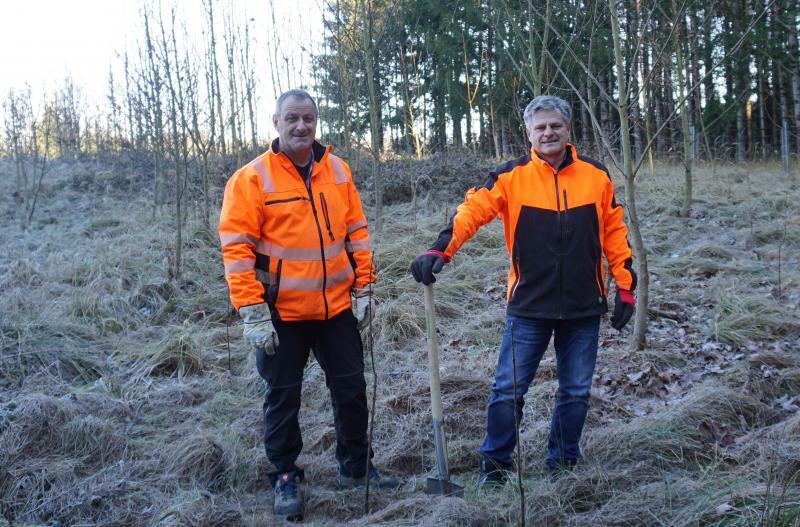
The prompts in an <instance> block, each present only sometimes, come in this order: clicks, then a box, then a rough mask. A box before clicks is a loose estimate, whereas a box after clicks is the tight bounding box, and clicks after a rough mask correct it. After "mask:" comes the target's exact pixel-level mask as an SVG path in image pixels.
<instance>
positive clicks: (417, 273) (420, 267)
mask: <svg viewBox="0 0 800 527" xmlns="http://www.w3.org/2000/svg"><path fill="white" fill-rule="evenodd" d="M444 264H445V260H444V253H443V252H441V251H435V250H433V249H431V250H429V251H425V252H424V253H422V254H420V255H418V256H417V257H416V258H414V261H413V262H411V269H410V271H411V274H412V275H414V280H416V281H417V282H422V283H423V284H424V285H431V284H432V283H434V282H435V281H436V277H435V276H433V273H438V272H439V271H441V270H442V267H444Z"/></svg>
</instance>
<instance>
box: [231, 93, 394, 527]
mask: <svg viewBox="0 0 800 527" xmlns="http://www.w3.org/2000/svg"><path fill="white" fill-rule="evenodd" d="M317 119H318V110H317V106H316V103H315V102H314V100H313V99H312V98H311V96H310V95H309V94H308V93H307V92H305V91H303V90H297V89H295V90H289V91H288V92H286V93H283V94H282V95H281V96H280V97H279V98H278V101H277V105H276V110H275V115H274V116H273V124H274V125H275V128H276V129H277V131H278V139H275V140H274V141H273V142H272V145H271V148H270V149H269V151H267V152H265V153H264V154H262V155H260V156H258V157H257V158H255V159H254V160H253V161H251V162H250V163H248V164H247V165H245V166H244V167H242V168H240V169H239V170H238V171H237V172H236V173H235V174H234V175H233V176H232V177H231V178H230V179H229V180H228V183H227V185H226V186H225V195H224V198H223V204H222V212H221V215H220V221H219V235H220V241H221V243H222V255H223V259H224V262H225V277H226V279H227V281H228V287H229V289H230V298H231V302H232V303H233V306H234V307H235V308H236V309H238V311H239V315H240V316H241V318H242V320H243V322H244V332H243V333H244V339H245V341H246V342H247V343H248V344H249V345H251V346H253V347H254V348H255V350H256V363H257V367H258V371H259V374H260V375H261V376H262V377H263V378H264V380H265V381H266V382H267V389H266V394H265V401H264V446H265V449H266V453H267V457H268V458H269V460H270V461H271V462H272V464H273V465H274V466H275V471H274V472H272V473H270V475H269V476H270V480H271V481H272V482H273V483H274V486H275V501H274V511H275V514H276V515H279V516H286V517H288V518H295V519H297V518H300V517H302V516H303V513H304V507H303V500H302V497H301V494H300V493H299V492H298V485H299V483H300V482H301V481H302V480H303V476H304V473H303V471H302V470H301V469H299V468H298V467H297V466H296V465H295V461H296V460H297V457H298V456H299V454H300V451H301V450H302V447H303V441H302V438H301V435H300V427H299V424H298V412H299V409H300V389H301V384H302V380H303V369H304V366H305V364H306V361H307V359H308V354H309V351H310V350H313V352H314V355H315V357H316V359H317V362H319V364H320V366H321V367H322V369H323V370H324V371H325V376H326V383H327V386H328V388H329V389H330V392H331V401H332V405H333V413H334V420H335V424H336V441H337V444H336V458H337V460H338V462H339V473H340V478H339V480H340V481H339V482H340V486H341V487H345V488H348V487H354V486H358V485H363V484H364V482H365V478H366V477H367V476H368V477H370V481H371V483H372V485H373V486H375V487H392V486H397V484H398V482H397V481H395V480H392V479H391V478H388V477H385V476H382V475H380V474H379V473H378V472H377V471H376V470H375V468H374V467H373V466H372V464H371V463H370V462H369V459H368V458H371V457H372V453H371V452H367V417H368V415H367V400H366V383H365V380H364V359H363V351H362V350H363V348H362V342H361V336H360V334H359V329H361V328H363V327H364V326H365V325H366V324H368V323H369V321H370V320H371V318H372V316H373V304H372V293H373V288H374V284H375V273H374V271H373V269H372V252H371V251H370V243H369V235H368V232H367V221H366V218H365V216H364V211H363V210H362V207H361V200H360V199H359V196H358V192H357V191H356V187H355V185H354V184H353V180H352V177H351V174H350V168H349V167H348V166H347V164H346V163H345V162H344V161H343V160H342V159H340V158H338V157H336V156H334V155H333V154H332V153H331V147H330V146H327V147H325V146H322V145H321V144H320V143H318V142H317V141H316V140H315V134H316V126H317ZM351 294H352V296H353V297H354V299H355V303H354V304H353V307H354V310H355V315H354V313H353V311H351Z"/></svg>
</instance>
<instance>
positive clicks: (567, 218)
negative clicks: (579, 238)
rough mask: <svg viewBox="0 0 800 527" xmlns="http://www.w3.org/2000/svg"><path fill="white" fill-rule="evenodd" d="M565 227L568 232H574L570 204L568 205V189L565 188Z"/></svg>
mask: <svg viewBox="0 0 800 527" xmlns="http://www.w3.org/2000/svg"><path fill="white" fill-rule="evenodd" d="M564 228H565V230H566V233H567V234H569V233H571V232H572V227H570V224H569V205H567V189H564Z"/></svg>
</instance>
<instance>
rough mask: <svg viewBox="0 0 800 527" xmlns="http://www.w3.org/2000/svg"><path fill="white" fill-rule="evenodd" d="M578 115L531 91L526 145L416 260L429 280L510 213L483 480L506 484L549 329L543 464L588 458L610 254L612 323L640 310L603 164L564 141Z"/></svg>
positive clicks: (559, 465)
mask: <svg viewBox="0 0 800 527" xmlns="http://www.w3.org/2000/svg"><path fill="white" fill-rule="evenodd" d="M571 117H572V110H571V108H570V107H569V105H568V104H567V102H566V101H564V100H563V99H560V98H558V97H551V96H540V97H536V98H535V99H533V100H532V101H531V102H530V104H529V105H528V106H527V108H526V109H525V113H524V118H525V126H526V128H527V132H528V137H529V139H530V141H531V145H532V148H531V150H530V153H529V154H528V155H526V156H524V157H522V158H520V159H517V160H515V161H511V162H509V163H506V164H504V165H502V166H500V167H498V168H497V169H496V170H495V171H494V172H492V173H491V174H490V175H489V178H488V180H487V181H486V183H485V184H484V185H483V186H481V187H478V188H473V189H471V190H470V191H469V192H467V195H466V198H465V199H464V202H463V203H462V204H461V205H459V207H458V210H457V212H456V214H455V216H454V217H453V220H452V221H451V223H450V225H448V226H447V228H445V229H444V230H443V231H442V232H441V233H440V234H439V238H438V239H437V240H436V242H435V243H434V244H433V246H432V247H431V249H429V250H428V251H426V252H424V253H422V254H420V255H419V256H417V257H416V258H415V259H414V261H413V262H412V264H411V272H412V274H413V275H414V278H415V279H416V280H417V281H418V282H422V283H423V284H426V285H427V284H430V283H433V282H434V281H436V278H435V277H434V273H438V272H439V271H441V270H442V268H443V266H444V264H445V263H447V262H449V261H450V259H451V258H452V257H453V254H455V252H456V251H457V250H458V249H459V247H461V245H463V244H464V242H466V241H467V240H468V239H469V238H470V237H471V236H472V235H473V234H475V232H476V231H477V230H478V228H480V227H481V226H482V225H484V224H486V223H488V222H490V221H492V220H493V219H494V218H495V217H496V216H500V219H501V220H502V222H503V230H504V233H505V240H506V249H507V250H508V254H509V270H508V289H507V292H506V299H507V302H508V307H507V319H506V327H505V332H504V335H503V342H502V344H501V347H500V355H499V357H498V362H497V370H496V374H495V381H494V384H493V386H492V390H491V394H490V397H489V404H488V410H487V421H486V437H485V438H484V441H483V445H482V446H481V449H480V454H481V463H480V470H481V476H480V480H479V482H480V483H481V484H484V483H486V484H502V483H504V482H505V481H506V479H507V477H508V471H509V470H510V469H511V467H512V457H511V455H512V452H513V450H514V447H515V444H516V433H515V432H516V430H515V423H519V422H520V420H521V418H522V408H523V397H524V395H525V393H526V392H527V391H528V387H529V386H530V383H531V381H532V380H533V377H534V375H535V373H536V369H537V367H538V366H539V361H540V360H541V358H542V355H543V354H544V352H545V350H546V349H547V345H548V343H549V341H550V338H551V337H553V336H554V347H555V351H556V364H557V367H556V369H557V374H556V375H557V378H558V391H557V393H556V404H555V406H554V407H553V413H552V418H551V422H550V433H549V437H548V449H547V458H546V466H547V468H548V469H549V470H551V471H552V472H553V473H556V472H558V471H560V470H563V469H569V468H570V467H572V466H574V465H575V463H576V462H577V461H578V460H579V459H580V458H581V450H580V446H579V442H580V437H581V432H582V430H583V424H584V421H585V419H586V412H587V408H588V400H589V389H590V388H591V385H592V375H593V373H594V367H595V361H596V358H597V340H598V334H599V325H600V316H601V315H602V314H603V313H605V312H606V311H607V310H608V306H607V302H606V294H607V292H606V290H605V281H604V270H603V261H602V258H603V256H605V258H606V261H607V262H608V269H609V271H610V273H611V275H612V277H613V278H614V281H615V282H616V296H615V301H614V315H613V316H612V318H611V325H612V327H614V328H615V329H617V330H621V329H622V327H623V326H624V325H625V324H626V323H627V322H628V321H629V320H630V318H631V315H632V314H633V306H634V301H635V300H634V296H633V290H634V289H635V287H636V275H635V274H634V272H633V269H632V259H631V249H630V247H629V245H628V242H627V239H626V235H627V227H626V226H625V224H624V222H623V211H622V207H621V206H620V205H619V204H618V203H617V202H616V200H615V199H614V186H613V184H612V182H611V178H610V177H609V174H608V171H607V170H606V168H605V167H604V166H603V165H602V164H601V163H599V162H598V161H595V160H593V159H590V158H588V157H585V156H582V155H579V154H578V153H577V151H576V150H575V147H574V146H573V145H572V144H570V143H569V142H568V141H569V132H570V123H571ZM512 334H513V339H512ZM512 340H513V349H514V350H515V353H516V356H515V359H516V372H514V371H513V369H512V368H513V366H512V364H513V361H512V357H511V353H512ZM515 377H516V386H517V390H516V393H514V390H513V385H514V380H515ZM514 412H516V414H517V415H516V419H515V416H514Z"/></svg>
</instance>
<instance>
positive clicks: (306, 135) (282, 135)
mask: <svg viewBox="0 0 800 527" xmlns="http://www.w3.org/2000/svg"><path fill="white" fill-rule="evenodd" d="M272 124H274V125H275V129H276V130H277V131H278V137H279V139H280V147H281V150H282V151H284V152H285V153H286V154H287V155H288V156H290V157H291V156H292V155H293V154H306V152H307V151H310V149H311V145H312V144H313V143H314V136H315V135H316V133H317V112H316V108H314V103H313V102H311V101H310V100H308V99H300V98H298V97H288V98H287V99H286V100H285V101H283V106H282V107H281V114H280V115H274V116H273V117H272Z"/></svg>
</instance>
